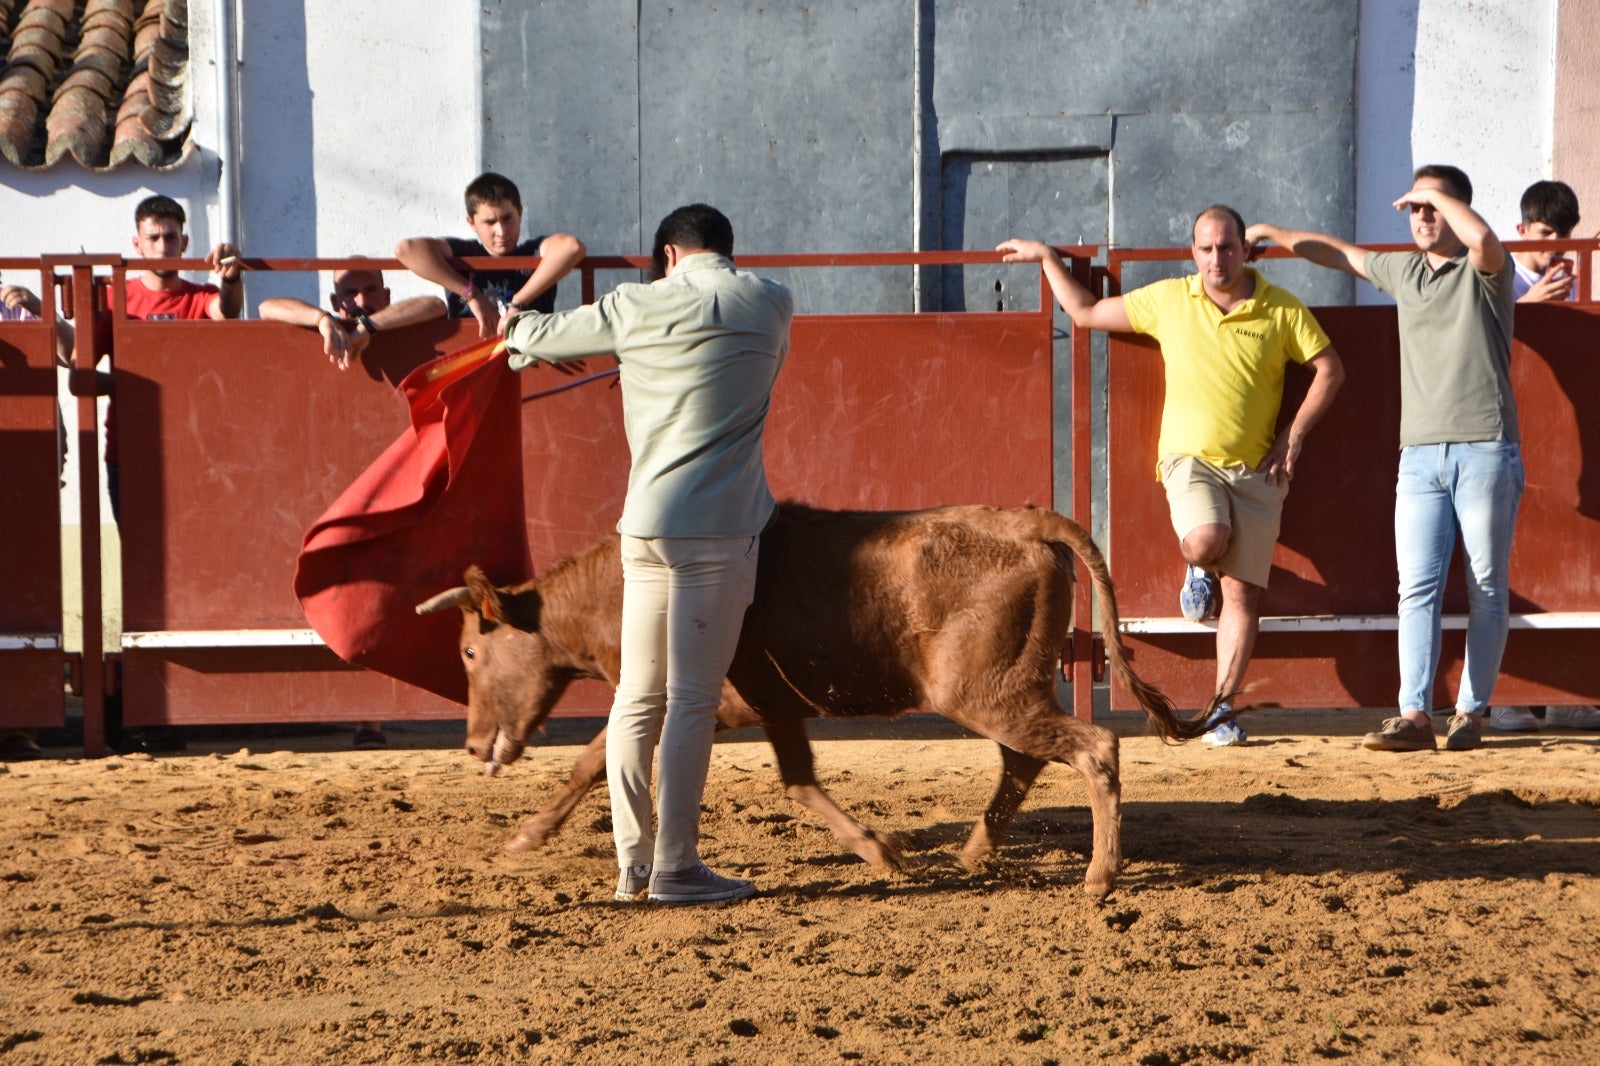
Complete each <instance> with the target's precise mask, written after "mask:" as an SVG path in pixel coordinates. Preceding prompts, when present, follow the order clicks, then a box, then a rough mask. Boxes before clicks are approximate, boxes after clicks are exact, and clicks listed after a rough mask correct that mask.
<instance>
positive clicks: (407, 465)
mask: <svg viewBox="0 0 1600 1066" xmlns="http://www.w3.org/2000/svg"><path fill="white" fill-rule="evenodd" d="M400 391H401V392H402V393H403V394H404V395H405V397H406V401H407V404H408V406H409V407H410V412H411V427H410V428H409V429H408V430H406V431H405V432H404V433H402V434H401V435H400V437H399V438H398V439H397V440H396V441H395V442H394V443H393V444H391V445H390V446H389V448H388V449H387V450H386V451H385V452H384V453H383V454H382V455H381V456H379V457H378V460H377V461H376V462H375V463H373V464H372V465H371V466H370V467H368V468H367V470H366V471H365V472H364V473H363V474H362V475H361V476H360V477H358V478H356V480H355V482H354V483H353V484H352V485H351V486H350V487H349V488H348V489H346V490H345V491H344V494H343V495H341V496H340V497H339V498H338V500H336V501H334V503H333V506H331V507H329V508H328V510H327V511H326V512H325V513H324V514H323V515H322V517H321V518H318V519H317V520H316V522H314V523H313V524H312V526H311V528H310V529H309V530H307V531H306V535H305V540H304V542H303V543H302V545H301V549H300V558H299V561H298V562H297V564H296V566H295V575H294V591H295V595H296V596H298V597H299V598H300V606H301V608H302V609H303V610H304V611H305V615H306V620H307V621H308V622H309V623H310V624H311V627H312V628H313V629H315V630H316V631H317V633H318V635H320V636H321V637H322V639H323V640H324V641H325V642H326V643H327V645H328V647H329V648H331V649H333V651H334V652H335V653H336V654H337V655H338V656H339V657H340V658H342V659H344V660H346V661H348V662H352V663H356V664H359V665H361V666H365V667H367V668H369V669H372V670H377V671H379V672H380V673H384V674H387V675H389V676H390V677H394V678H398V679H399V680H401V681H404V682H406V683H407V684H411V685H415V686H417V687H418V688H423V689H426V690H428V691H429V692H435V693H438V694H439V695H441V696H444V697H446V698H448V699H452V700H455V701H456V702H457V703H463V704H464V703H466V701H467V682H466V675H465V673H464V672H463V671H462V668H461V658H460V652H459V651H458V650H457V640H458V638H459V636H460V632H461V619H460V618H458V617H457V616H456V615H455V613H454V612H446V613H442V614H432V615H418V614H417V613H416V611H415V607H416V605H417V604H419V603H421V602H422V601H423V600H426V599H428V598H429V597H431V596H433V595H434V594H436V593H438V592H442V591H444V590H445V589H448V588H453V587H455V586H457V585H459V584H461V579H462V573H463V572H464V571H465V570H466V568H467V566H468V565H470V564H472V563H476V564H478V565H479V566H481V567H483V568H484V570H485V571H486V572H487V573H488V574H489V576H490V577H491V578H493V579H494V580H495V581H496V582H498V583H501V584H509V583H512V582H516V581H524V580H526V579H528V578H529V577H531V576H532V574H533V566H532V562H531V560H530V558H529V552H528V537H527V526H526V523H525V521H524V508H523V492H522V419H521V397H520V391H519V387H518V383H517V375H516V374H515V373H514V372H512V371H511V370H510V369H509V368H508V367H507V366H506V355H505V349H504V346H503V345H502V344H501V343H500V342H499V341H498V340H489V341H484V342H481V343H479V344H475V345H473V346H471V347H469V348H465V349H462V350H461V351H458V352H452V353H451V354H449V355H446V356H443V357H441V358H439V359H435V360H434V361H432V362H430V363H426V364H424V365H422V366H420V367H418V368H417V369H416V370H414V371H412V372H411V373H410V374H408V375H407V376H406V378H405V380H404V381H402V382H401V383H400ZM374 713H377V712H374Z"/></svg>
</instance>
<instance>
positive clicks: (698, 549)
mask: <svg viewBox="0 0 1600 1066" xmlns="http://www.w3.org/2000/svg"><path fill="white" fill-rule="evenodd" d="M759 542H760V538H759V537H703V538H701V537H657V538H650V539H644V538H639V537H629V536H624V537H623V538H622V578H623V584H622V676H621V678H620V680H619V681H618V684H617V696H616V701H615V702H614V703H613V704H612V705H611V720H610V723H609V725H608V727H607V732H606V781H607V783H608V785H609V787H610V791H611V824H612V831H613V835H614V836H615V837H616V842H617V865H618V866H620V867H622V868H623V869H626V868H628V867H630V866H641V865H653V866H654V867H655V868H656V870H658V871H661V872H671V871H674V870H687V869H692V868H693V867H695V866H697V865H698V864H699V862H700V796H701V794H702V793H703V792H704V791H705V785H706V771H707V769H708V767H709V766H710V763H711V737H712V733H713V732H714V731H715V729H716V724H717V704H718V703H720V702H721V700H722V679H723V677H724V676H725V675H726V674H727V672H728V664H729V663H731V662H732V661H733V651H734V648H735V646H736V645H737V644H738V642H739V630H740V629H741V628H742V627H743V625H744V612H745V608H746V607H748V606H749V605H750V601H751V599H752V597H753V596H754V594H755V583H756V558H757V549H758V545H759ZM658 747H659V758H660V763H661V766H660V783H659V786H658V788H657V796H658V801H657V822H658V823H659V831H658V832H652V830H651V826H650V766H651V762H652V761H653V758H654V757H655V756H656V755H657V750H658Z"/></svg>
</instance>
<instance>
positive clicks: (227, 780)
mask: <svg viewBox="0 0 1600 1066" xmlns="http://www.w3.org/2000/svg"><path fill="white" fill-rule="evenodd" d="M1377 717H1378V716H1376V715H1371V714H1367V713H1365V712H1341V713H1337V714H1335V713H1331V712H1323V713H1320V714H1311V713H1293V712H1268V713H1263V714H1261V715H1259V716H1257V717H1255V718H1253V719H1252V720H1251V722H1250V723H1249V725H1250V728H1251V730H1252V733H1253V738H1252V739H1253V740H1254V743H1252V744H1251V745H1249V746H1247V747H1244V748H1237V749H1223V750H1215V751H1214V750H1210V749H1207V748H1204V747H1202V746H1200V745H1198V744H1191V745H1187V746H1181V747H1180V746H1164V745H1162V744H1161V743H1160V742H1159V741H1157V740H1154V739H1151V738H1147V737H1142V736H1137V735H1133V734H1135V733H1136V732H1137V731H1138V730H1139V728H1140V727H1139V726H1138V725H1136V724H1134V723H1128V722H1123V721H1121V720H1120V716H1119V719H1118V720H1117V721H1116V728H1117V729H1118V731H1119V732H1122V733H1125V734H1129V735H1127V736H1125V739H1124V743H1123V749H1122V750H1123V774H1124V801H1125V812H1124V813H1125V818H1124V821H1125V846H1126V851H1127V857H1128V864H1127V868H1126V870H1125V872H1124V875H1123V878H1122V881H1121V883H1120V885H1119V886H1118V888H1117V890H1116V891H1115V892H1114V893H1113V894H1112V895H1111V897H1110V899H1108V900H1107V901H1106V903H1105V904H1104V905H1099V906H1097V905H1095V904H1094V903H1092V902H1091V901H1090V900H1088V899H1087V898H1086V897H1085V896H1084V894H1083V891H1082V886H1081V882H1082V879H1083V874H1084V865H1085V862H1086V854H1087V851H1088V843H1089V816H1088V813H1087V810H1086V809H1085V808H1084V806H1083V789H1082V787H1081V784H1080V782H1079V780H1078V778H1077V776H1076V775H1075V774H1073V773H1072V772H1071V771H1069V770H1066V769H1064V768H1059V767H1057V768H1052V769H1050V770H1047V771H1046V773H1045V774H1044V775H1043V777H1042V778H1041V780H1040V783H1039V785H1038V786H1037V788H1036V789H1035V791H1034V793H1033V795H1032V797H1031V798H1030V800H1029V802H1028V804H1027V805H1026V806H1025V807H1024V808H1023V811H1022V813H1021V814H1020V815H1019V817H1018V819H1017V823H1016V826H1015V829H1014V832H1013V834H1012V836H1011V839H1010V841H1009V842H1008V844H1007V846H1006V847H1005V848H1004V849H1003V851H1002V855H1001V859H1000V861H999V862H998V863H997V864H996V865H995V866H993V867H992V868H989V869H986V870H983V871H980V872H971V871H967V870H963V869H961V868H960V867H959V866H958V865H957V864H956V862H955V853H956V851H957V849H958V848H959V847H960V844H961V842H962V841H963V840H964V839H965V836H966V833H967V832H968V830H969V829H970V825H971V820H972V819H973V818H974V817H976V816H977V814H978V813H979V812H980V811H981V810H982V809H983V807H984V806H985V805H986V804H987V802H988V799H989V796H990V794H991V793H992V791H993V788H994V783H995V778H996V774H997V767H998V761H999V760H998V756H997V753H996V751H995V748H994V746H993V745H992V744H990V743H988V742H987V741H982V740H970V739H963V738H958V737H953V736H952V735H951V734H950V732H949V731H948V730H943V731H941V730H940V729H937V728H933V729H927V728H921V729H919V727H918V726H917V725H915V724H912V725H908V726H905V727H900V728H901V730H902V732H901V733H900V734H899V735H898V736H896V735H889V736H887V737H886V736H885V733H884V731H883V730H882V728H881V727H880V729H879V730H878V731H877V733H876V734H874V736H875V739H827V740H822V741H819V743H818V745H817V748H818V762H819V766H820V769H821V771H822V774H823V781H824V783H825V784H826V785H827V787H828V788H829V789H830V790H831V791H832V793H833V795H834V796H835V797H836V798H837V799H838V800H839V802H840V803H841V804H842V805H844V806H845V807H846V808H847V809H850V810H851V811H853V812H855V813H856V814H857V815H858V816H860V817H862V818H863V820H866V821H868V822H869V823H871V824H873V825H874V826H875V827H876V828H879V829H883V830H888V831H891V832H893V833H895V834H896V835H897V837H898V838H899V840H900V842H901V844H902V845H903V847H904V848H905V851H906V853H907V854H908V856H909V857H910V858H911V859H912V861H913V862H914V864H915V868H914V869H913V870H912V871H911V872H910V873H909V874H906V875H892V874H887V873H885V872H883V871H880V870H876V869H873V868H871V867H868V866H866V865H864V864H862V863H861V862H859V861H858V860H856V859H855V857H854V856H852V855H850V854H849V853H847V852H845V851H844V850H843V849H842V848H841V847H840V846H839V845H838V844H836V843H835V842H834V841H833V839H832V838H831V837H830V836H829V835H828V833H827V831H826V830H824V829H823V828H821V827H820V825H819V824H818V823H817V822H816V821H815V820H814V819H812V818H811V817H810V816H808V815H806V814H805V813H804V812H802V811H801V810H799V809H798V808H796V807H795V806H793V805H792V804H790V803H789V802H788V801H787V800H786V799H785V798H784V796H783V794H782V791H781V790H780V788H779V786H778V782H777V777H776V774H775V772H774V771H773V769H772V767H771V765H770V764H771V762H772V758H771V754H770V752H769V750H768V749H767V748H766V746H765V745H764V744H762V743H759V742H734V743H725V744H719V745H718V746H717V749H716V753H715V756H714V760H713V764H712V773H711V783H710V786H709V788H708V790H707V794H706V808H707V814H706V817H705V823H704V849H703V850H704V852H705V855H706V857H707V859H708V860H709V861H710V862H711V863H712V864H713V865H714V866H716V867H719V868H721V869H724V870H727V871H729V872H738V873H742V874H744V875H746V876H750V877H753V878H754V879H755V880H756V882H757V884H758V885H759V886H760V888H761V890H762V894H761V895H760V897H758V898H757V899H754V900H751V901H748V902H745V903H736V904H717V905H711V906H705V907H688V908H671V907H663V906H659V905H622V904H617V903H613V902H612V901H611V891H612V887H613V884H614V881H615V877H616V871H615V865H614V859H613V856H612V852H611V843H610V837H609V821H608V817H607V813H606V804H605V798H604V796H603V795H596V796H592V797H590V798H589V799H588V800H587V801H585V803H584V804H583V805H582V806H581V807H580V808H579V809H578V812H577V813H576V814H575V815H574V817H573V820H572V822H571V823H570V824H569V825H568V827H567V830H566V831H565V833H564V834H563V835H562V836H560V837H558V838H557V839H556V840H555V841H554V842H553V843H552V844H551V845H550V847H548V848H547V849H546V850H545V851H543V852H541V853H535V854H532V855H521V856H508V855H505V854H503V853H502V851H501V847H500V846H501V844H502V843H503V841H504V840H505V839H506V837H507V836H509V835H510V834H511V833H512V832H513V831H514V830H515V828H516V826H517V824H518V823H519V821H520V820H521V818H522V817H523V816H524V815H526V814H527V813H529V812H531V811H532V810H533V809H534V808H535V807H537V806H538V804H539V803H540V802H542V800H543V798H544V797H545V796H547V795H548V794H549V793H550V791H551V790H552V789H553V788H554V787H555V786H556V784H557V783H558V781H560V780H563V779H564V777H565V774H566V771H567V768H568V767H569V766H570V764H571V761H572V757H573V755H574V754H575V753H576V750H577V749H576V748H575V747H572V746H570V745H555V746H544V747H538V748H535V749H532V750H531V751H530V752H529V754H528V756H527V757H526V758H525V759H524V760H523V762H522V763H519V764H517V765H516V766H514V767H511V768H509V769H508V771H507V772H506V773H505V774H503V775H502V776H501V777H500V778H498V779H493V780H491V779H488V778H485V777H484V776H483V775H481V774H480V773H478V772H477V769H476V766H475V764H473V763H471V762H470V761H469V760H468V759H466V758H465V757H464V756H463V755H460V754H458V753H457V752H455V751H453V750H448V749H447V748H442V747H437V748H410V747H406V748H401V747H396V748H394V749H391V750H388V751H376V752H349V751H313V750H304V749H301V750H290V751H274V752H271V753H253V752H248V751H241V750H238V746H237V743H236V742H235V743H232V744H230V745H227V746H225V750H215V751H210V752H208V751H206V745H205V744H200V745H196V744H191V752H190V754H187V755H184V756H177V757H170V758H169V757H162V758H158V759H154V760H152V759H150V758H149V757H128V758H111V759H106V760H102V761H97V762H87V761H73V760H69V759H60V758H56V759H50V760H45V761H42V762H37V763H28V764H13V765H11V766H10V767H9V768H6V769H4V770H0V827H3V828H0V943H3V944H4V947H5V954H4V961H3V964H0V965H3V966H4V968H5V974H4V980H0V1062H3V1063H6V1064H8V1066H9V1064H11V1063H28V1064H36V1063H48V1064H56V1063H61V1064H67V1063H70V1064H72V1066H80V1064H83V1063H139V1062H144V1063H157V1062H173V1063H233V1062H240V1063H251V1064H252V1066H259V1064H263V1063H295V1064H303V1063H312V1062H327V1063H416V1062H431V1061H450V1062H516V1061H544V1060H554V1061H579V1060H583V1061H607V1062H615V1061H650V1060H652V1059H653V1060H656V1061H661V1062H696V1063H702V1062H836V1061H846V1062H849V1061H857V1062H866V1063H882V1062H914V1063H918V1064H926V1063H934V1062H953V1061H956V1062H958V1061H963V1060H965V1061H970V1062H985V1063H987V1062H1015V1063H1045V1062H1080V1061H1085V1060H1090V1059H1101V1058H1104V1059H1106V1060H1108V1061H1115V1062H1130V1063H1140V1064H1148V1066H1162V1064H1169V1063H1171V1064H1176V1063H1194V1062H1262V1063H1267V1062H1271V1063H1278V1062H1319V1061H1323V1060H1327V1059H1340V1058H1348V1059H1349V1060H1350V1061H1357V1062H1370V1061H1378V1060H1389V1061H1405V1062H1437V1063H1444V1062H1493V1063H1515V1062H1539V1063H1546V1062H1554V1063H1563V1062H1572V1063H1585V1064H1587V1063H1589V1062H1592V1061H1594V1058H1593V1056H1594V1049H1595V1047H1596V1046H1600V981H1597V980H1596V979H1595V974H1594V969H1595V966H1596V960H1597V959H1600V920H1597V919H1600V846H1597V845H1600V744H1597V741H1596V738H1595V737H1594V736H1592V735H1583V734H1570V733H1563V734H1556V733H1546V734H1534V735H1526V736H1516V737H1502V736H1496V735H1492V734H1491V736H1490V737H1489V739H1488V742H1487V745H1486V747H1485V748H1484V749H1483V750H1481V751H1477V752H1466V753H1447V752H1439V753H1435V754H1431V755H1430V754H1418V755H1392V754H1377V753H1369V752H1365V751H1362V750H1361V749H1360V748H1359V747H1357V738H1356V736H1355V735H1354V734H1356V733H1359V732H1361V731H1363V730H1364V729H1367V728H1373V727H1375V724H1376V718H1377ZM558 732H559V731H558ZM828 735H829V736H844V735H849V733H848V731H846V730H839V729H835V730H830V731H829V733H828ZM855 735H856V736H861V735H862V734H860V733H857V734H855ZM391 739H392V740H394V741H403V740H405V734H404V733H403V732H401V733H391ZM345 742H346V743H347V742H348V741H347V740H345ZM453 742H454V739H453V738H451V739H448V740H441V741H440V743H453ZM273 743H274V744H279V743H290V742H286V741H282V740H275V741H273ZM323 746H324V747H326V746H327V745H326V744H325V745H323ZM53 754H60V753H53Z"/></svg>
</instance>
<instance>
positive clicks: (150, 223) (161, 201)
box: [102, 196, 244, 519]
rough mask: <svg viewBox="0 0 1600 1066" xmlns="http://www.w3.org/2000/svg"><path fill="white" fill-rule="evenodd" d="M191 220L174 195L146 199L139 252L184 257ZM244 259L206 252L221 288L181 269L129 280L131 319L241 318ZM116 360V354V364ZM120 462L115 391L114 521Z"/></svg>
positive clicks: (109, 448) (109, 482) (110, 475)
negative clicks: (185, 274)
mask: <svg viewBox="0 0 1600 1066" xmlns="http://www.w3.org/2000/svg"><path fill="white" fill-rule="evenodd" d="M188 221H189V216H188V215H186V214H185V213H184V210H183V205H181V204H179V203H178V201H176V200H174V199H173V198H172V197H170V196H148V197H146V198H145V199H143V200H141V201H139V206H138V207H136V208H134V211H133V227H134V229H133V248H134V251H136V252H138V253H139V257H140V258H142V259H178V258H181V257H182V256H183V254H184V252H186V251H188V250H189V235H188V234H187V233H185V232H183V227H184V224H185V223H187V222H188ZM239 257H240V252H239V249H238V248H237V247H235V246H234V245H232V244H228V243H222V244H219V245H217V246H216V247H215V248H213V249H211V254H210V255H208V256H206V264H207V265H208V266H209V267H210V268H211V272H212V273H213V274H215V275H217V278H218V280H219V281H221V283H222V284H221V285H220V286H218V285H196V284H195V283H194V282H192V281H185V280H184V279H183V278H181V277H179V276H178V272H177V271H176V270H146V271H143V272H141V273H139V274H137V275H135V276H134V277H131V278H129V279H128V280H127V282H126V283H125V284H124V286H123V290H122V293H123V300H124V306H125V307H126V308H127V310H128V317H129V318H137V319H141V320H144V321H157V320H162V319H205V318H211V319H219V320H220V319H225V318H238V317H239V312H240V311H242V310H243V309H244V284H243V283H242V281H241V280H240V277H239ZM102 344H103V345H104V341H102ZM115 358H116V357H115V355H113V356H112V360H113V363H115ZM114 380H115V379H114V378H113V381H114ZM114 389H115V386H114V385H113V390H114ZM117 460H118V447H117V400H116V395H115V391H113V394H112V397H111V400H110V402H109V404H108V405H107V409H106V494H107V495H108V496H109V497H110V498H111V516H112V518H113V519H120V518H121V513H120V512H121V509H122V508H121V504H120V500H119V492H118V482H119V480H120V479H119V477H118V465H119V464H118V461H117Z"/></svg>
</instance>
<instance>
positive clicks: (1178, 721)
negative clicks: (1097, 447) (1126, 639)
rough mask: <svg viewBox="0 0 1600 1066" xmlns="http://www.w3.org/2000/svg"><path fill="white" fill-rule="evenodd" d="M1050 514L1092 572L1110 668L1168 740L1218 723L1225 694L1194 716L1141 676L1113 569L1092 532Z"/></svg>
mask: <svg viewBox="0 0 1600 1066" xmlns="http://www.w3.org/2000/svg"><path fill="white" fill-rule="evenodd" d="M1041 514H1043V515H1045V516H1048V519H1049V521H1048V524H1047V531H1048V535H1049V536H1050V538H1051V539H1054V540H1059V541H1061V542H1062V543H1063V544H1065V545H1066V546H1067V547H1069V548H1071V549H1072V553H1073V554H1074V555H1076V556H1077V557H1078V558H1079V559H1080V560H1081V561H1082V562H1083V565H1084V568H1085V569H1086V570H1088V571H1089V579H1090V580H1091V581H1092V582H1093V583H1094V588H1095V591H1096V592H1097V593H1099V596H1100V635H1101V637H1102V639H1103V640H1104V641H1105V646H1106V657H1107V658H1108V659H1110V660H1111V669H1112V670H1113V671H1114V672H1115V673H1116V675H1117V677H1118V678H1119V679H1121V681H1122V683H1123V684H1124V685H1125V686H1127V689H1128V691H1129V692H1130V693H1132V694H1133V698H1134V699H1135V700H1136V701H1137V702H1138V704H1139V706H1140V707H1141V708H1143V710H1144V713H1145V717H1147V718H1148V719H1149V720H1150V724H1151V725H1152V726H1153V727H1154V728H1155V730H1156V732H1157V733H1158V734H1160V736H1161V737H1162V738H1163V739H1165V740H1192V739H1193V738H1195V737H1198V736H1200V735H1201V734H1202V733H1204V732H1206V730H1207V729H1208V728H1209V727H1210V725H1214V724H1215V723H1209V724H1208V722H1207V720H1208V719H1209V718H1210V716H1211V713H1212V711H1213V710H1215V708H1216V707H1217V705H1218V704H1219V703H1221V702H1222V701H1223V700H1224V699H1225V697H1223V696H1216V697H1213V698H1212V700H1211V703H1210V704H1209V705H1208V706H1207V707H1206V708H1205V709H1204V710H1203V711H1200V712H1198V713H1197V714H1195V715H1192V716H1187V715H1180V714H1178V713H1177V711H1175V710H1174V709H1173V706H1172V701H1171V700H1169V699H1168V698H1167V696H1166V693H1164V692H1162V691H1161V690H1160V689H1159V688H1157V687H1156V686H1154V685H1152V684H1151V683H1150V682H1148V681H1146V680H1145V679H1144V678H1142V677H1140V676H1139V675H1138V673H1137V672H1136V671H1135V670H1134V669H1133V664H1132V663H1130V662H1128V649H1127V647H1126V646H1125V645H1124V644H1123V643H1122V630H1121V626H1122V620H1121V618H1120V617H1119V616H1118V614H1117V590H1116V586H1115V584H1114V583H1113V582H1112V580H1111V568H1110V567H1109V566H1107V565H1106V557H1105V556H1104V555H1102V554H1101V552H1100V547H1099V545H1097V544H1095V542H1094V538H1093V537H1091V536H1089V531H1088V530H1086V529H1084V528H1083V527H1082V526H1080V525H1079V524H1078V523H1076V522H1074V521H1073V520H1072V519H1070V518H1068V517H1066V516H1065V515H1060V514H1056V513H1055V512H1053V511H1042V512H1041Z"/></svg>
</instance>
